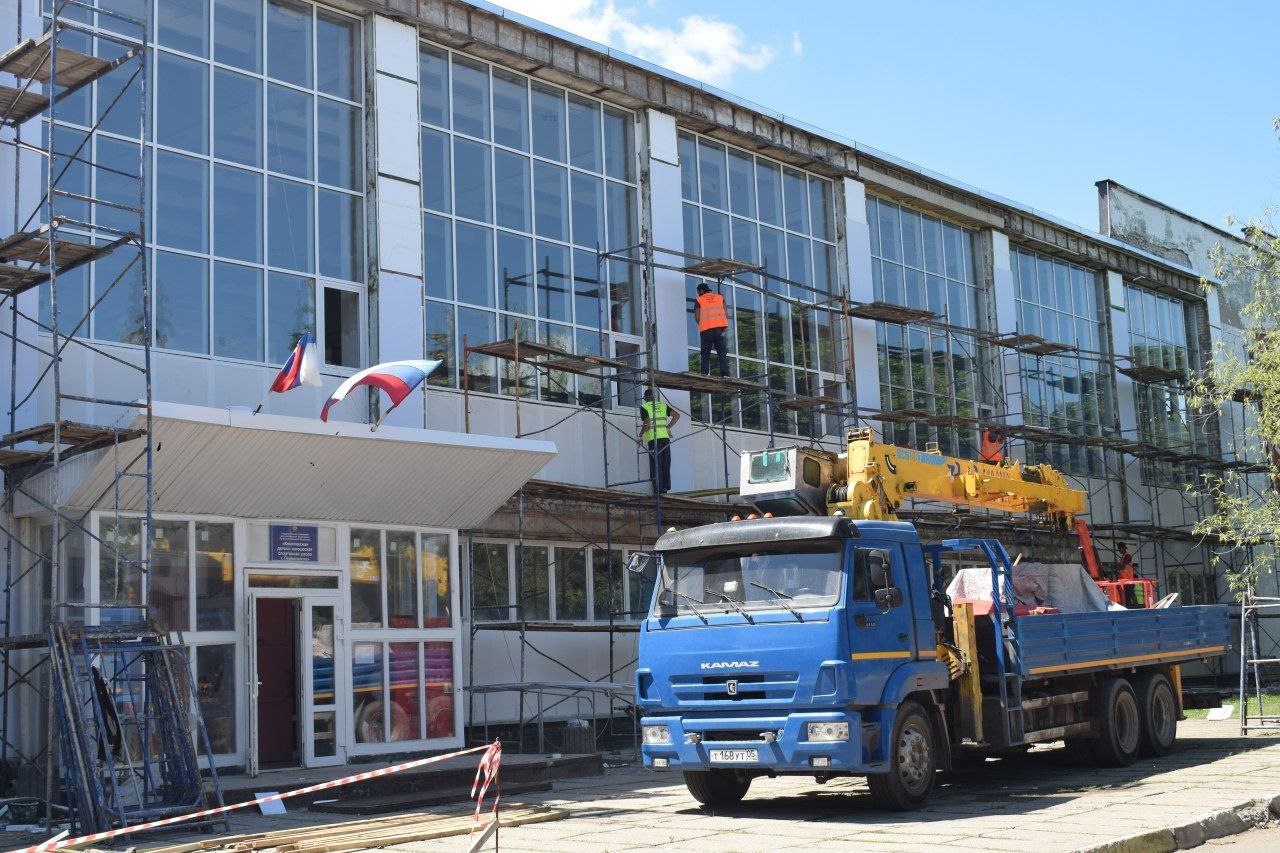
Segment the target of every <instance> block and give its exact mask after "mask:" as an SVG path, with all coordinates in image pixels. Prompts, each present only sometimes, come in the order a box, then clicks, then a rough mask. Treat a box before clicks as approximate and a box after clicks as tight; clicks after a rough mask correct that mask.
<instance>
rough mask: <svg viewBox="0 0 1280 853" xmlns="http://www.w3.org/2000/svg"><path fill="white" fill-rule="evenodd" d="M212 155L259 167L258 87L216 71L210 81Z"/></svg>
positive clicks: (258, 83)
mask: <svg viewBox="0 0 1280 853" xmlns="http://www.w3.org/2000/svg"><path fill="white" fill-rule="evenodd" d="M213 154H214V156H215V157H220V158H222V159H224V160H233V161H235V162H237V163H244V164H245V165H246V166H261V165H262V83H261V81H259V80H255V79H254V78H252V77H246V76H245V75H243V74H236V73H235V72H234V71H227V70H225V69H222V68H219V69H217V70H216V71H214V77H213Z"/></svg>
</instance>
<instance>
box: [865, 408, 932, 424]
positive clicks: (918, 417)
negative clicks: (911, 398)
mask: <svg viewBox="0 0 1280 853" xmlns="http://www.w3.org/2000/svg"><path fill="white" fill-rule="evenodd" d="M867 417H868V418H870V419H871V420H873V421H884V422H885V423H910V422H912V421H923V420H928V419H929V418H931V417H933V412H930V411H928V410H927V409H898V410H896V411H892V412H875V413H874V414H870V415H867Z"/></svg>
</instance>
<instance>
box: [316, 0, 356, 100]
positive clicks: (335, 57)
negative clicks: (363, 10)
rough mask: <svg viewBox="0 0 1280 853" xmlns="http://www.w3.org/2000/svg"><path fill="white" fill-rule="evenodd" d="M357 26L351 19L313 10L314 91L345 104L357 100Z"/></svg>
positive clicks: (333, 13)
mask: <svg viewBox="0 0 1280 853" xmlns="http://www.w3.org/2000/svg"><path fill="white" fill-rule="evenodd" d="M359 36H360V25H359V24H358V23H357V22H356V21H354V20H353V19H351V18H348V17H345V16H343V15H339V14H337V13H336V12H330V11H327V10H325V9H320V8H317V9H316V53H317V55H318V56H320V57H322V59H321V60H320V62H318V63H316V88H317V89H319V90H320V91H321V92H325V93H326V94H329V95H336V96H337V97H339V98H345V99H346V100H348V101H358V100H360V79H361V75H360V39H359Z"/></svg>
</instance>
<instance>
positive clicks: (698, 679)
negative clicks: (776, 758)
mask: <svg viewBox="0 0 1280 853" xmlns="http://www.w3.org/2000/svg"><path fill="white" fill-rule="evenodd" d="M730 682H732V683H733V685H734V686H733V688H730ZM798 683H799V674H798V673H795V672H753V673H750V674H747V675H676V676H672V677H671V691H672V693H674V694H675V698H676V702H677V703H678V704H680V705H687V704H694V703H696V704H701V703H705V702H723V703H725V704H730V703H734V702H749V701H770V702H789V701H791V700H792V699H794V698H795V695H796V687H797V686H798ZM731 689H732V690H733V692H732V693H731V692H730V690H731ZM758 738H759V732H756V733H754V735H753V737H752V738H751V739H752V740H756V739H758Z"/></svg>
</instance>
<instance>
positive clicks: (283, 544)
mask: <svg viewBox="0 0 1280 853" xmlns="http://www.w3.org/2000/svg"><path fill="white" fill-rule="evenodd" d="M319 530H320V529H319V528H318V527H316V526H315V525H306V524H273V525H271V556H270V559H271V561H272V562H286V563H314V562H316V560H318V559H319V555H318V553H317V548H316V543H317V542H318V540H319V538H320V536H319Z"/></svg>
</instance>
